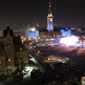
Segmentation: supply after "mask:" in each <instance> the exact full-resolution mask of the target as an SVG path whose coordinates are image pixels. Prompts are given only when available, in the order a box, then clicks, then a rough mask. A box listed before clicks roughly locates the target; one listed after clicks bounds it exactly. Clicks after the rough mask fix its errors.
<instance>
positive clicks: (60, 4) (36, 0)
mask: <svg viewBox="0 0 85 85" xmlns="http://www.w3.org/2000/svg"><path fill="white" fill-rule="evenodd" d="M49 1H51V4H52V12H53V15H54V24H57V25H59V26H61V27H68V26H69V27H83V28H84V27H85V0H0V29H3V28H5V27H6V26H10V27H11V28H13V29H20V28H21V26H22V24H24V25H25V26H26V25H27V24H29V25H30V26H36V23H37V22H38V23H39V24H40V27H46V24H47V14H48V5H49Z"/></svg>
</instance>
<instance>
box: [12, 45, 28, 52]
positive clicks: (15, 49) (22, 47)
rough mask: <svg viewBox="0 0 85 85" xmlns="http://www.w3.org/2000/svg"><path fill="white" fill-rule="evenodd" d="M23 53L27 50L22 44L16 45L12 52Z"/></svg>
mask: <svg viewBox="0 0 85 85" xmlns="http://www.w3.org/2000/svg"><path fill="white" fill-rule="evenodd" d="M20 50H21V52H25V51H28V49H27V48H26V47H25V45H24V44H17V45H14V51H15V52H20Z"/></svg>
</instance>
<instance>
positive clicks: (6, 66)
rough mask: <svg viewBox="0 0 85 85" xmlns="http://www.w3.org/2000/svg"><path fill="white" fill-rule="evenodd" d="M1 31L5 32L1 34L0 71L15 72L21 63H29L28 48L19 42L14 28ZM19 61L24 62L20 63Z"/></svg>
mask: <svg viewBox="0 0 85 85" xmlns="http://www.w3.org/2000/svg"><path fill="white" fill-rule="evenodd" d="M0 32H3V33H2V35H0V73H5V74H9V73H13V72H14V71H15V69H16V68H18V67H19V65H20V66H23V65H24V64H28V59H29V58H28V49H27V48H26V47H25V46H24V44H22V43H17V42H18V41H17V40H16V39H14V36H13V30H11V29H10V28H9V27H7V29H5V30H3V31H0ZM21 57H22V60H21V59H20V58H21ZM19 62H22V63H20V64H19Z"/></svg>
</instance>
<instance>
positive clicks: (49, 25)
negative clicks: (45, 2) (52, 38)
mask: <svg viewBox="0 0 85 85" xmlns="http://www.w3.org/2000/svg"><path fill="white" fill-rule="evenodd" d="M47 30H48V31H49V32H50V31H52V32H53V30H54V24H53V14H52V11H51V2H49V13H48V16H47Z"/></svg>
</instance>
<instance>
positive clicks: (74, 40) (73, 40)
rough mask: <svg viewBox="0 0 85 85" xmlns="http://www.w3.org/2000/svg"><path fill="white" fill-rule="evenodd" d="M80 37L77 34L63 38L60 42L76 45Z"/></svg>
mask: <svg viewBox="0 0 85 85" xmlns="http://www.w3.org/2000/svg"><path fill="white" fill-rule="evenodd" d="M78 41H79V40H78V38H77V37H75V36H70V37H65V38H61V40H60V43H61V44H65V45H75V44H76V43H77V42H78Z"/></svg>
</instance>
